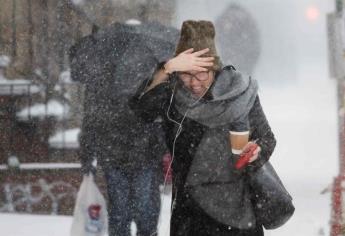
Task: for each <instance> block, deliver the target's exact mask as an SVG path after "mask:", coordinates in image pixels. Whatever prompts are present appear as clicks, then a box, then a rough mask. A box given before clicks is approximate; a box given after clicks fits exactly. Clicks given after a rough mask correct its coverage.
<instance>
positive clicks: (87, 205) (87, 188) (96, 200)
mask: <svg viewBox="0 0 345 236" xmlns="http://www.w3.org/2000/svg"><path fill="white" fill-rule="evenodd" d="M107 229H108V213H107V206H106V202H105V199H104V197H103V195H102V194H101V192H100V191H99V189H98V187H97V185H96V183H95V181H94V177H93V175H92V174H89V175H84V176H83V181H82V183H81V185H80V189H79V192H78V195H77V201H76V204H75V208H74V217H73V222H72V228H71V236H103V235H104V234H105V233H106V231H107Z"/></svg>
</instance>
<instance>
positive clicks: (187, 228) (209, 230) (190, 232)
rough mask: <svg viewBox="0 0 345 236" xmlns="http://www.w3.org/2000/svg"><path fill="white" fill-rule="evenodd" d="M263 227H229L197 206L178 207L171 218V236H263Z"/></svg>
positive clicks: (189, 204) (193, 204)
mask: <svg viewBox="0 0 345 236" xmlns="http://www.w3.org/2000/svg"><path fill="white" fill-rule="evenodd" d="M263 235H264V231H263V227H262V226H261V225H258V226H257V227H255V228H253V229H247V230H244V229H237V228H233V227H229V226H227V225H224V224H222V223H219V222H218V221H216V220H214V219H213V218H212V217H210V216H209V215H207V214H206V213H205V212H204V211H203V210H202V209H201V208H200V207H198V206H197V204H195V203H193V201H192V202H191V201H189V202H188V205H184V206H182V207H180V206H177V208H176V209H175V210H174V211H173V214H172V218H171V227H170V236H263Z"/></svg>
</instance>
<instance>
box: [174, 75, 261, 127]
mask: <svg viewBox="0 0 345 236" xmlns="http://www.w3.org/2000/svg"><path fill="white" fill-rule="evenodd" d="M257 91H258V85H257V81H256V80H254V79H251V78H250V77H245V76H242V74H241V73H239V72H237V71H235V70H222V71H221V72H220V73H219V75H218V76H217V78H216V80H215V84H214V85H213V88H212V91H211V92H212V96H213V99H212V100H205V99H203V98H202V99H200V101H199V102H198V101H197V100H198V99H197V98H195V97H193V96H192V94H191V93H190V92H189V91H188V90H187V89H186V88H184V87H183V86H178V87H177V89H176V94H175V107H176V109H177V110H178V112H179V113H180V114H182V115H183V114H185V113H186V112H187V111H188V112H187V115H186V116H187V117H188V118H190V119H192V120H195V121H197V122H199V123H201V124H203V125H206V126H208V127H210V128H214V127H217V126H221V125H225V124H229V123H231V122H233V121H235V120H237V119H238V118H240V117H242V116H244V115H247V114H248V113H249V111H250V109H251V107H252V106H253V104H254V101H255V98H256V95H257Z"/></svg>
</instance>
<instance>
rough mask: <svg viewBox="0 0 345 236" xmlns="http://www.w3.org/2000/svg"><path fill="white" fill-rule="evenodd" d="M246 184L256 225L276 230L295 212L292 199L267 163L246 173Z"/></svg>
mask: <svg viewBox="0 0 345 236" xmlns="http://www.w3.org/2000/svg"><path fill="white" fill-rule="evenodd" d="M248 182H249V185H250V188H251V191H250V192H251V200H252V204H253V207H254V212H255V217H256V221H257V223H258V224H262V225H263V226H264V227H265V229H276V228H278V227H280V226H282V225H283V224H285V223H286V222H287V221H288V220H289V219H290V218H291V216H292V215H293V213H294V211H295V207H294V205H293V203H292V197H291V195H290V194H289V193H288V191H287V190H286V189H285V187H284V185H283V183H282V181H281V180H280V178H279V177H278V175H277V173H276V172H275V170H274V168H273V166H272V165H271V164H270V163H269V162H266V163H265V164H264V165H263V166H262V167H260V168H259V169H258V170H256V171H253V172H250V173H248Z"/></svg>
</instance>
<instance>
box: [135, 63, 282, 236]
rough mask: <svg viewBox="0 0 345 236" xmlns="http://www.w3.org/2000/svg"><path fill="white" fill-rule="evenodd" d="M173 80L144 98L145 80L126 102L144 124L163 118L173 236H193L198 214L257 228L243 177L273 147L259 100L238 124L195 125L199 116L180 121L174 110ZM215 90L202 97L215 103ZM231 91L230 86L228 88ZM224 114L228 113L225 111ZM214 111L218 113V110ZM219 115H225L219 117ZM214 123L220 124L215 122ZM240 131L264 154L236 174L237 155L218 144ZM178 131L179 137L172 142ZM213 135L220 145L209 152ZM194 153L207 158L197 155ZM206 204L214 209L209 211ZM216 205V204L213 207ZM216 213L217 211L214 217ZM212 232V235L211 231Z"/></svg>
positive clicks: (178, 110)
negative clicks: (245, 131)
mask: <svg viewBox="0 0 345 236" xmlns="http://www.w3.org/2000/svg"><path fill="white" fill-rule="evenodd" d="M223 71H225V72H226V74H227V75H228V77H229V78H228V79H229V81H233V80H234V79H240V78H239V77H238V76H240V74H239V73H238V72H236V71H235V70H234V68H233V67H231V66H228V67H225V68H224V69H223ZM221 72H222V71H221ZM219 75H220V73H217V74H216V81H217V77H219ZM174 79H175V76H174V75H173V76H172V78H171V80H170V81H171V82H168V83H162V84H159V85H158V86H156V87H155V88H153V89H152V90H149V91H148V92H146V93H143V91H144V88H145V87H146V86H147V84H149V83H150V80H147V81H146V82H144V83H143V84H142V86H141V87H140V88H139V89H138V92H137V94H136V95H135V96H134V97H133V98H132V99H131V100H130V106H131V108H132V109H133V110H134V111H135V112H136V114H137V115H138V116H140V117H141V118H142V119H143V120H145V121H146V122H152V121H153V120H155V119H156V117H157V116H161V117H163V119H164V123H163V124H164V130H165V134H166V141H167V145H168V147H169V149H170V151H171V153H173V158H174V159H173V162H172V170H173V201H172V202H173V203H172V216H171V229H170V232H171V235H191V234H190V233H189V232H191V231H190V230H191V228H192V227H193V226H192V223H191V222H192V221H193V220H192V218H193V213H192V212H195V211H200V210H201V212H203V215H204V216H205V215H206V216H207V217H209V218H212V219H213V220H214V221H217V222H219V223H221V224H224V225H228V226H231V227H235V228H239V229H249V228H252V227H255V216H254V212H253V209H252V205H251V199H250V189H249V186H248V185H247V184H246V173H248V172H251V171H255V170H256V169H258V168H260V167H261V166H262V165H263V164H264V163H265V162H267V161H268V159H269V158H270V156H271V154H272V152H273V150H274V147H275V145H276V140H275V138H274V134H273V133H272V131H271V128H270V126H269V124H268V121H267V119H266V117H265V114H264V112H263V110H262V107H261V104H260V99H259V96H258V95H255V99H254V101H252V102H251V105H250V107H249V109H248V112H244V113H243V114H244V116H242V115H239V116H236V119H235V118H234V119H233V120H232V121H231V122H228V123H226V122H221V123H222V124H221V125H219V126H217V125H214V124H212V125H209V124H208V120H207V116H206V117H205V116H204V117H203V118H205V120H203V118H202V119H200V120H198V117H194V118H193V117H192V118H191V117H188V115H187V116H186V117H185V118H184V113H183V112H181V107H179V106H178V105H176V100H175V99H172V100H171V98H173V97H172V94H173V93H176V91H174V90H173V87H174ZM216 86H217V84H216V85H214V86H212V87H211V89H210V91H211V93H210V94H206V95H205V97H210V98H209V99H210V100H212V99H213V100H215V96H212V90H213V89H215V87H216ZM229 86H230V87H231V86H232V85H231V84H229ZM222 87H224V86H222ZM213 94H217V92H213ZM241 94H243V93H241ZM241 94H237V95H236V96H234V97H232V98H231V99H235V98H236V97H237V96H239V95H241ZM218 95H219V94H218ZM218 95H217V96H216V97H218V98H220V97H221V95H219V96H218ZM231 99H230V100H231ZM221 104H222V106H223V105H224V104H225V105H226V103H224V102H221ZM248 104H249V103H248ZM225 110H226V108H224V111H225ZM214 111H215V112H217V110H214ZM196 112H198V111H196ZM181 113H182V114H181ZM221 113H223V112H220V113H219V114H221ZM199 114H200V113H199ZM215 120H219V119H218V118H217V117H216V118H215ZM181 121H183V124H182V129H180V131H179V125H178V123H181ZM221 121H224V119H221ZM210 126H212V127H210ZM243 126H244V127H245V128H249V130H250V140H257V139H258V141H257V144H258V145H259V146H260V147H261V149H262V150H261V152H260V154H259V158H258V159H257V160H256V161H255V162H253V163H251V164H250V165H249V166H248V167H247V168H246V169H245V170H244V171H238V170H236V169H235V168H234V163H235V156H234V155H232V154H231V149H230V150H229V151H228V152H227V153H224V151H223V149H224V150H225V149H226V148H225V146H224V143H222V141H219V140H224V142H225V145H228V141H227V140H228V139H227V138H228V132H229V131H230V130H235V131H236V129H241V128H243ZM238 131H241V130H238ZM177 132H179V135H178V137H177V138H176V134H177ZM213 136H217V137H219V138H217V140H218V141H219V142H218V141H217V142H218V143H217V142H215V143H214V144H212V146H209V148H207V142H208V141H209V140H211V141H212V137H213ZM210 138H211V139H210ZM205 143H206V144H205ZM221 143H222V144H221ZM174 144H175V145H174ZM198 153H205V154H203V155H199V154H198ZM218 154H219V155H218ZM205 155H206V156H205ZM224 156H226V157H228V158H227V159H226V161H224V158H223V157H224ZM206 157H207V158H206ZM222 158H223V159H222ZM200 160H201V161H200ZM210 160H211V161H210ZM214 160H216V161H214ZM222 160H223V161H222ZM217 161H218V162H217ZM205 162H206V163H207V165H205V166H204V168H203V166H202V163H205ZM219 163H221V164H219ZM223 163H225V164H223ZM224 165H227V167H228V169H226V168H224ZM191 171H192V172H191ZM193 171H194V172H193ZM224 171H225V172H224ZM198 174H199V175H200V177H201V178H197V180H195V179H193V178H191V176H195V175H198ZM224 176H225V177H224ZM195 186H198V188H196V187H195ZM228 199H230V200H228ZM210 203H211V204H212V205H213V206H214V207H210ZM217 204H219V205H218V206H217ZM197 209H198V210H197ZM214 210H216V211H219V212H212V211H214ZM205 213H206V214H205ZM194 215H195V214H194ZM210 230H211V231H212V229H210ZM213 230H214V231H213V232H208V234H207V235H218V234H217V229H216V228H215V229H213ZM193 232H194V231H193ZM200 235H203V234H200Z"/></svg>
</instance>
